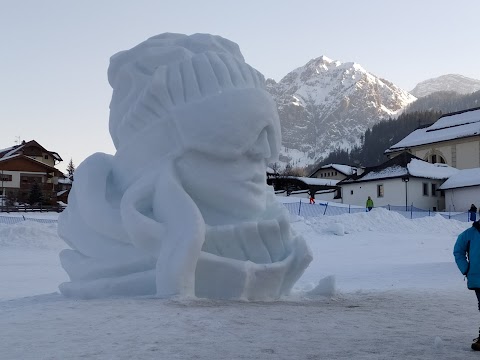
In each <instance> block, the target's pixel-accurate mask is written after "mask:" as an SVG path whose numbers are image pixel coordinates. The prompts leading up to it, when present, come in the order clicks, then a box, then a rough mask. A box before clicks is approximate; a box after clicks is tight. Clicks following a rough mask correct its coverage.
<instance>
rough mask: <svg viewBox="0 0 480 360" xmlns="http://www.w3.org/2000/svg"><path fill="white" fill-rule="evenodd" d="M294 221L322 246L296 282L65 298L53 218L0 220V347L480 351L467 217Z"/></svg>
mask: <svg viewBox="0 0 480 360" xmlns="http://www.w3.org/2000/svg"><path fill="white" fill-rule="evenodd" d="M2 215H6V214H2ZM53 217H55V215H53V214H50V215H49V217H48V218H53ZM292 225H293V228H294V230H295V231H296V232H298V233H301V234H303V236H304V237H305V239H306V240H307V242H308V243H309V245H310V247H311V249H312V251H313V254H314V261H313V262H312V263H311V265H310V267H309V268H308V269H307V270H306V272H305V273H304V275H303V276H302V278H301V279H300V280H299V281H298V283H297V284H296V286H295V288H294V291H293V293H292V294H291V295H290V296H288V297H285V298H282V299H280V300H278V301H274V302H239V301H212V300H205V299H171V300H160V299H155V298H150V297H142V298H134V299H132V298H130V299H125V298H116V299H101V300H71V299H67V298H64V297H62V296H61V295H59V293H58V290H57V286H58V284H59V283H60V282H62V281H65V280H67V276H66V274H65V273H64V272H63V270H62V268H61V267H60V264H59V260H58V252H59V250H60V249H62V248H64V247H65V246H64V244H63V242H62V241H61V240H60V239H59V238H58V236H57V235H56V224H42V223H36V222H33V221H23V222H21V223H18V224H14V225H5V224H0V358H1V359H327V360H328V359H332V360H334V359H474V358H475V359H476V358H478V355H479V354H477V353H474V352H472V351H471V350H470V343H471V340H472V339H473V338H474V337H476V334H477V332H478V326H479V325H480V314H479V313H478V310H477V304H476V298H475V295H474V293H473V292H471V291H468V290H467V289H466V282H464V281H463V277H462V275H461V274H460V273H459V271H458V270H457V268H456V266H455V263H454V262H453V256H452V250H453V245H454V242H455V240H456V237H457V235H458V234H459V233H460V232H461V231H463V230H464V229H466V228H467V227H468V226H470V224H468V223H462V222H458V221H456V220H448V219H444V218H442V217H441V216H435V217H426V218H421V219H414V220H410V219H406V218H404V217H403V216H401V215H399V214H397V213H395V212H389V211H387V210H384V209H373V210H372V211H371V212H369V213H357V214H344V215H339V216H328V217H322V218H311V219H308V220H305V219H302V218H292ZM322 278H326V279H324V280H323V282H322V285H320V286H317V284H318V283H319V280H320V279H322ZM319 294H323V295H319Z"/></svg>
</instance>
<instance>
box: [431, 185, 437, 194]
mask: <svg viewBox="0 0 480 360" xmlns="http://www.w3.org/2000/svg"><path fill="white" fill-rule="evenodd" d="M432 196H437V184H432Z"/></svg>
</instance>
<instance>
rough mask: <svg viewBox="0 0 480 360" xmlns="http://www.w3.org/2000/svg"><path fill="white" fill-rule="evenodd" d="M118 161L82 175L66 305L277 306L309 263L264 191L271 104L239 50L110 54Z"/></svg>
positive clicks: (142, 47) (275, 123)
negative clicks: (148, 300) (174, 300)
mask: <svg viewBox="0 0 480 360" xmlns="http://www.w3.org/2000/svg"><path fill="white" fill-rule="evenodd" d="M108 80H109V83H110V84H111V86H112V88H113V95H112V101H111V104H110V122H109V129H110V134H111V136H112V139H113V142H114V144H115V147H116V153H115V155H114V156H112V155H107V154H103V153H96V154H93V155H92V156H90V157H89V158H87V159H86V160H85V161H84V162H83V163H82V164H81V165H80V166H79V167H78V168H77V170H76V172H75V181H74V185H73V188H72V190H71V193H70V196H69V205H68V208H67V209H66V210H65V211H64V212H63V213H62V214H61V216H60V217H59V222H58V232H59V235H60V236H61V237H62V238H63V239H64V240H65V242H66V243H67V244H68V245H69V246H70V247H71V249H68V250H63V251H62V252H61V253H60V260H61V263H62V266H63V268H64V269H65V271H66V272H67V273H68V275H69V277H70V282H67V283H63V284H61V285H60V291H61V292H62V294H64V295H66V296H72V297H80V298H95V297H105V296H118V295H120V296H135V295H152V294H156V295H157V296H159V297H171V296H198V297H208V298H224V299H252V300H253V299H255V300H257V299H273V298H277V297H279V296H280V295H282V294H286V293H288V292H289V290H290V289H291V288H292V286H293V284H294V283H295V281H296V280H297V279H298V278H299V277H300V275H301V274H302V273H303V271H304V270H305V268H306V267H307V266H308V264H309V262H310V261H311V258H312V257H311V253H310V250H309V248H308V247H307V245H306V243H305V241H304V240H303V238H301V237H299V236H295V235H294V234H293V233H292V232H291V230H290V225H289V220H288V213H287V211H286V210H285V208H284V207H283V206H282V205H281V204H279V203H277V201H276V199H275V197H274V194H273V191H272V190H271V188H270V187H268V186H267V185H266V163H267V161H268V160H271V159H275V157H276V156H277V155H278V151H279V147H280V125H279V119H278V114H277V110H276V106H275V103H274V102H273V100H272V99H271V97H270V96H269V94H268V93H267V92H266V91H265V90H264V79H263V76H262V75H261V74H260V73H258V72H257V71H256V70H255V69H253V68H251V67H250V66H249V65H247V64H246V63H245V61H244V59H243V56H242V55H241V53H240V50H239V48H238V45H237V44H235V43H233V42H231V41H229V40H226V39H223V38H221V37H219V36H212V35H208V34H195V35H191V36H186V35H181V34H162V35H158V36H155V37H152V38H150V39H148V40H146V41H145V42H143V43H141V44H139V45H137V46H136V47H134V48H132V49H130V50H128V51H123V52H120V53H118V54H116V55H114V56H113V57H112V58H111V61H110V67H109V69H108Z"/></svg>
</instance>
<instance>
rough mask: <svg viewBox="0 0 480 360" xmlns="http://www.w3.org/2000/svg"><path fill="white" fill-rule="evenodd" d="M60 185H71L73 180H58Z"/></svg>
mask: <svg viewBox="0 0 480 360" xmlns="http://www.w3.org/2000/svg"><path fill="white" fill-rule="evenodd" d="M58 183H59V184H71V183H72V179H69V178H58Z"/></svg>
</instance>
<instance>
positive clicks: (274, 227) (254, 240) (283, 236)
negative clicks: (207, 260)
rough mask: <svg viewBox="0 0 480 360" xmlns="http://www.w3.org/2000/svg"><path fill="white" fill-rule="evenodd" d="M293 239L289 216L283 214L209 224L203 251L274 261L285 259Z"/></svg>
mask: <svg viewBox="0 0 480 360" xmlns="http://www.w3.org/2000/svg"><path fill="white" fill-rule="evenodd" d="M290 241H291V239H290V231H289V224H288V219H286V218H283V217H282V218H280V219H278V220H277V219H272V220H263V221H260V222H247V223H244V224H240V225H235V226H233V225H226V226H217V227H208V228H207V234H206V237H205V243H204V244H203V247H202V251H204V252H207V253H209V254H213V255H217V256H220V257H224V258H228V259H235V260H240V261H251V262H253V263H255V264H271V263H274V262H278V261H281V260H283V259H285V257H286V256H287V254H288V250H289V249H290V247H291V244H290Z"/></svg>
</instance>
